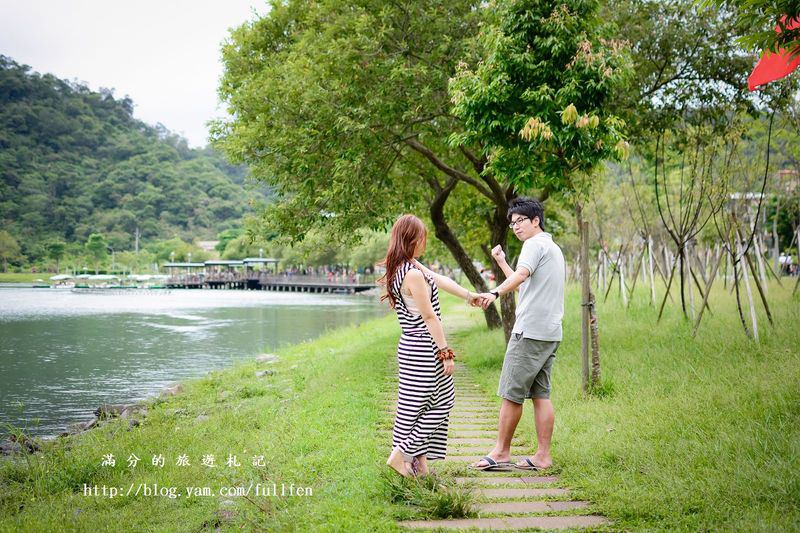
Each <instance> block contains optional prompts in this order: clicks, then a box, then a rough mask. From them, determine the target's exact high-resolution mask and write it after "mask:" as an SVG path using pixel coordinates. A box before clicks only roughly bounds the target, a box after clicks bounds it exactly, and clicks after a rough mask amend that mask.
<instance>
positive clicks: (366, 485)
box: [0, 316, 398, 531]
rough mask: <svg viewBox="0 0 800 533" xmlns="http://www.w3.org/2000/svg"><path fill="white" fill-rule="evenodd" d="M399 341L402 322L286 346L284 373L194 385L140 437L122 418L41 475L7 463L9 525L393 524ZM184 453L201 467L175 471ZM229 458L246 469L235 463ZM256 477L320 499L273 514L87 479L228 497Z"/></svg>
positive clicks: (282, 503) (281, 502) (221, 500)
mask: <svg viewBox="0 0 800 533" xmlns="http://www.w3.org/2000/svg"><path fill="white" fill-rule="evenodd" d="M397 334H398V327H397V325H396V319H394V318H393V317H391V316H389V317H386V318H383V319H378V320H375V321H371V322H369V323H368V324H364V325H362V326H356V327H350V328H345V329H342V330H338V331H334V332H332V333H330V334H328V335H326V336H324V337H323V338H321V339H318V340H317V341H314V342H311V343H306V344H301V345H298V346H295V347H292V348H288V349H286V350H284V351H282V352H280V354H281V356H282V357H281V361H280V362H279V363H278V364H277V365H265V364H260V365H259V364H257V363H251V364H242V365H238V366H236V367H235V368H233V369H230V370H226V371H220V372H214V373H212V374H210V375H209V376H208V377H206V378H203V379H200V380H196V381H193V382H190V383H188V384H186V387H185V393H183V394H181V395H179V396H177V397H174V398H169V399H167V400H165V401H161V402H157V404H156V405H154V406H152V407H151V409H150V413H149V415H148V417H147V418H146V419H145V422H144V423H143V424H142V426H141V427H139V428H136V429H134V430H131V431H128V430H127V424H126V423H125V421H123V420H115V421H112V422H111V423H109V424H108V425H106V426H104V427H102V428H100V429H99V430H93V431H90V432H88V433H86V434H84V435H83V436H82V437H81V438H80V440H78V441H76V442H75V443H74V446H73V448H72V450H70V451H68V452H65V451H63V450H60V451H55V452H53V453H51V454H49V455H48V458H47V459H40V460H38V461H36V462H35V463H34V467H33V469H32V470H31V471H30V472H31V477H30V478H28V472H29V471H28V470H27V469H26V468H25V467H24V466H20V467H10V466H8V465H6V466H5V467H3V469H2V471H0V530H20V529H23V530H28V531H32V530H42V531H45V530H57V529H63V528H64V527H67V528H69V529H76V530H94V529H98V528H100V529H104V528H105V527H110V528H112V529H117V528H119V529H120V530H132V529H146V528H152V529H153V530H156V531H197V530H198V529H202V528H203V526H204V525H210V524H214V523H215V522H216V520H217V518H219V517H220V516H222V515H224V514H225V513H224V512H223V511H224V510H228V509H235V511H236V512H235V515H234V517H233V518H232V519H231V520H230V523H231V524H238V525H245V526H247V525H248V523H249V521H252V522H255V523H258V524H261V525H263V526H265V527H269V528H276V529H293V528H296V529H309V528H311V527H314V528H318V527H320V525H322V524H327V525H328V526H329V527H332V528H333V527H336V528H345V529H347V530H357V529H362V528H372V529H374V528H376V527H384V528H385V527H388V524H391V518H390V516H391V515H390V513H391V508H389V507H387V506H386V505H384V504H383V502H384V500H383V497H382V495H381V494H380V491H381V484H380V480H379V478H378V474H379V472H380V471H381V470H382V468H381V467H382V463H383V460H382V459H383V456H382V451H381V450H379V446H378V442H379V437H378V435H377V432H376V428H377V427H378V425H379V424H383V425H384V426H386V421H385V420H383V418H384V415H383V413H382V400H383V398H384V393H383V391H382V389H383V386H384V384H385V380H386V375H387V372H388V368H387V361H390V360H391V356H392V354H393V353H394V347H395V345H396V341H397ZM258 368H276V370H277V374H276V375H274V376H270V377H264V378H255V377H254V371H255V370H256V369H258ZM199 415H205V416H207V417H208V418H207V419H204V420H203V419H201V420H198V419H197V417H198V416H199ZM384 451H386V450H384ZM105 453H113V454H114V455H115V457H116V458H117V465H116V468H114V469H110V468H108V467H101V466H100V463H101V461H102V455H103V454H105ZM130 453H135V454H136V455H137V456H138V457H140V458H141V459H142V462H141V463H139V464H138V465H137V467H136V468H135V469H134V470H130V469H129V468H128V467H127V463H126V460H127V458H128V456H129V455H130ZM182 453H185V454H188V455H189V457H190V461H191V464H192V466H190V467H178V466H176V465H175V461H176V459H177V456H178V455H179V454H182ZM208 453H211V454H214V455H215V458H216V462H217V464H218V466H217V467H216V468H214V469H209V468H208V467H203V466H200V462H201V456H202V455H203V454H208ZM229 453H232V454H235V455H237V458H238V459H239V461H240V462H241V463H242V466H241V467H239V468H228V467H227V466H226V465H225V461H226V460H227V457H228V454H229ZM154 454H163V455H164V456H165V459H166V462H167V464H166V465H165V466H164V467H163V468H157V467H153V466H151V464H150V462H151V457H152V455H154ZM262 454H263V455H265V456H266V462H267V466H266V467H265V468H254V467H252V465H251V464H249V463H250V461H251V457H252V455H262ZM250 481H255V482H258V481H262V482H268V483H272V482H275V483H277V484H278V486H280V484H281V483H286V484H287V485H288V484H289V483H295V485H301V486H308V487H311V488H312V490H313V496H312V497H303V498H288V497H285V498H281V497H279V498H269V497H268V498H256V499H255V500H256V503H258V504H259V505H260V506H261V508H262V510H259V509H258V508H256V506H255V505H254V504H251V503H248V502H247V501H246V500H245V499H243V498H225V497H216V496H215V497H210V498H209V497H203V498H193V499H190V498H186V497H181V498H175V499H170V498H167V497H157V498H156V497H149V498H148V497H143V496H139V497H132V496H131V497H118V498H115V499H107V498H101V497H85V496H83V495H82V494H81V489H82V486H83V483H90V484H97V485H103V484H105V485H108V486H118V487H123V488H124V489H125V490H127V488H128V487H129V486H130V484H131V483H135V484H138V483H140V482H144V483H148V484H151V485H152V484H153V483H158V484H159V485H160V486H166V485H174V486H178V487H179V490H181V491H183V490H184V488H185V486H187V485H193V486H197V485H208V486H210V487H211V488H212V490H213V491H214V492H216V491H217V490H218V488H219V487H220V486H223V485H225V486H227V485H241V484H243V485H244V486H248V485H249V483H250ZM19 482H23V484H20V483H19ZM134 490H135V489H134ZM225 500H229V501H228V502H226V501H225ZM20 507H22V510H21V511H20V510H19V509H20ZM78 510H80V511H78ZM381 524H384V525H383V526H381Z"/></svg>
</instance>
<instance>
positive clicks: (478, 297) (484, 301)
mask: <svg viewBox="0 0 800 533" xmlns="http://www.w3.org/2000/svg"><path fill="white" fill-rule="evenodd" d="M496 299H497V297H496V296H495V295H494V294H492V293H490V292H481V293H476V292H470V293H469V296H467V303H468V304H469V305H471V306H472V307H480V308H482V309H488V307H489V306H490V305H492V302H494V301H495V300H496Z"/></svg>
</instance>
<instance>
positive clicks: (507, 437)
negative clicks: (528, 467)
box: [473, 398, 523, 467]
mask: <svg viewBox="0 0 800 533" xmlns="http://www.w3.org/2000/svg"><path fill="white" fill-rule="evenodd" d="M522 405H523V404H521V403H514V402H512V401H511V400H506V399H505V398H503V403H502V405H501V406H500V417H499V420H498V423H497V443H496V444H495V446H494V449H493V450H492V451H490V452H489V453H488V454H486V455H488V456H489V457H491V458H492V459H494V460H495V461H509V460H511V439H512V438H514V431H516V429H517V425H518V424H519V419H520V418H521V417H522ZM485 465H486V461H484V460H483V459H481V460H480V461H478V462H477V463H474V464H473V466H475V467H480V466H485Z"/></svg>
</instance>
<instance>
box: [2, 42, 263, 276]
mask: <svg viewBox="0 0 800 533" xmlns="http://www.w3.org/2000/svg"><path fill="white" fill-rule="evenodd" d="M133 106H134V104H133V101H132V100H131V99H130V98H128V97H125V98H115V97H114V96H113V94H112V91H110V90H105V89H101V90H100V91H99V92H93V91H91V90H89V89H88V88H87V87H85V86H83V85H81V84H78V83H73V82H68V81H64V80H61V79H58V78H56V77H54V76H52V75H50V74H44V75H40V74H38V73H35V72H33V71H31V69H30V67H28V66H25V65H19V64H17V63H16V62H14V61H13V60H12V59H10V58H8V57H5V56H0V224H2V227H3V228H4V229H5V230H7V231H8V232H9V233H10V234H11V235H12V236H13V237H14V238H15V239H16V240H17V241H18V243H19V248H20V250H19V253H18V254H16V256H17V259H18V260H19V261H22V260H23V257H24V258H25V259H27V261H30V262H34V261H36V260H37V259H39V258H42V257H47V256H52V255H53V254H52V251H49V249H50V248H51V244H52V243H54V242H55V243H58V242H64V243H66V244H70V243H76V244H77V243H80V244H81V245H82V244H83V243H85V242H86V241H87V239H88V237H89V236H90V235H91V234H92V233H100V234H103V235H104V236H105V238H106V240H107V241H108V244H109V245H110V246H113V248H114V249H115V250H117V251H120V250H126V249H128V250H131V249H133V248H134V246H135V240H136V236H135V235H136V232H137V228H138V233H139V239H140V243H141V244H145V243H146V242H148V241H152V240H154V239H166V238H170V237H173V236H177V237H181V238H183V239H185V240H191V239H193V238H201V239H202V238H207V239H213V238H215V237H216V235H217V233H218V232H220V231H222V230H225V229H228V228H231V227H235V226H240V225H241V219H242V216H243V215H244V214H245V213H246V212H247V211H248V193H247V192H246V191H245V184H244V180H245V175H244V170H243V169H242V168H241V167H234V166H231V165H229V164H227V163H226V162H225V161H224V159H223V158H222V157H221V156H220V155H219V154H218V153H216V152H214V151H213V150H212V149H210V148H205V149H190V148H189V147H188V145H187V143H186V140H185V139H183V138H181V137H179V136H178V135H175V134H172V133H170V132H169V131H167V130H166V129H165V128H164V127H163V126H161V125H158V126H155V127H153V126H149V125H147V124H144V123H143V122H141V121H139V120H137V119H135V118H134V117H133ZM249 195H250V196H261V195H260V194H259V193H255V192H253V193H249ZM141 244H140V245H141ZM56 255H58V254H56ZM12 259H13V258H12Z"/></svg>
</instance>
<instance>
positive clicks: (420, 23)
mask: <svg viewBox="0 0 800 533" xmlns="http://www.w3.org/2000/svg"><path fill="white" fill-rule="evenodd" d="M492 14H493V9H492V8H491V6H487V5H485V4H483V3H481V2H479V1H477V0H447V1H445V2H434V3H425V2H411V1H400V2H391V3H386V2H379V1H378V0H360V1H358V2H345V1H343V0H326V1H323V2H311V1H309V0H291V1H289V2H273V3H272V6H271V9H270V10H269V12H268V14H267V15H265V16H264V17H262V18H260V19H257V20H254V21H252V22H249V23H247V24H244V25H243V26H241V27H240V28H238V29H236V30H235V31H234V32H233V33H232V35H231V38H230V40H229V42H228V43H227V44H226V45H225V47H224V48H223V60H224V62H225V73H224V75H223V78H222V82H221V86H220V91H219V92H220V96H221V98H222V100H224V101H225V102H226V103H227V105H228V107H229V109H230V112H231V117H232V118H230V119H229V120H226V121H218V122H217V123H215V124H214V125H213V127H212V138H213V139H214V140H215V144H216V145H217V146H219V147H220V148H222V149H223V150H224V151H225V153H227V154H228V156H229V158H231V159H232V161H234V162H236V163H246V164H248V165H250V166H251V168H252V173H253V176H254V177H255V178H256V179H259V180H262V181H263V182H265V183H268V184H269V185H270V186H271V187H272V188H273V189H274V192H275V194H276V196H277V197H278V198H279V201H278V202H276V203H275V204H273V205H272V206H271V209H269V210H268V211H267V213H266V215H265V219H266V220H268V221H269V226H268V227H269V228H272V230H274V231H276V232H278V233H281V234H283V235H289V236H291V237H292V238H294V239H295V240H301V239H303V238H304V236H305V235H306V234H307V233H308V232H310V231H311V230H312V229H315V228H324V230H325V231H326V232H327V233H328V234H329V235H331V236H333V237H335V238H337V239H339V240H340V241H341V242H350V241H352V240H354V239H357V236H358V235H359V234H358V232H357V231H355V230H357V229H362V228H366V229H373V230H385V229H386V228H387V227H388V226H389V225H390V224H391V223H392V222H393V220H394V219H395V218H396V217H397V216H398V215H399V214H401V213H403V212H407V211H418V210H420V209H425V210H427V212H428V217H427V218H429V219H430V221H431V223H432V225H433V230H434V232H435V235H436V237H437V238H438V239H439V240H440V241H441V242H443V243H444V245H445V246H446V247H447V249H448V251H449V252H450V254H451V255H452V256H453V258H454V259H455V261H456V262H457V263H458V265H459V266H460V267H461V269H462V270H463V272H464V273H465V275H466V277H467V278H468V279H469V281H470V282H471V283H472V284H473V285H474V286H475V287H476V289H478V290H487V286H486V283H485V281H484V280H483V278H482V277H481V276H480V273H479V272H478V271H477V269H476V268H475V266H474V265H473V254H474V251H473V250H470V249H468V247H466V246H465V245H464V243H463V242H462V238H463V236H464V231H463V228H462V227H460V226H456V225H454V224H452V223H451V222H450V217H451V215H452V213H453V210H454V209H457V208H454V207H453V204H452V203H451V199H452V198H453V197H454V196H453V195H454V194H456V191H457V190H458V191H468V192H466V193H464V194H468V195H469V197H470V202H472V203H475V204H477V205H478V209H476V210H475V211H476V212H478V213H480V218H479V219H477V220H471V221H470V226H480V227H481V229H482V238H481V240H482V242H484V243H491V244H498V243H501V244H505V243H506V240H507V236H508V227H507V220H506V210H507V202H508V200H509V199H511V198H512V197H513V196H515V194H516V192H517V189H516V186H515V185H513V184H510V183H506V182H503V181H502V180H500V179H498V178H497V177H495V175H494V173H493V172H492V171H491V170H490V169H489V168H488V167H487V159H486V157H485V155H482V154H481V147H480V145H479V144H477V143H472V144H471V143H467V142H463V143H460V144H459V145H458V146H453V145H451V144H450V143H449V138H450V137H451V135H453V134H458V133H461V132H462V131H463V126H462V124H461V121H460V120H459V119H458V118H457V117H454V116H453V114H452V113H451V111H450V108H451V103H450V99H449V95H448V92H447V84H448V80H449V78H450V77H451V76H452V75H453V74H454V73H455V69H456V65H457V64H458V62H459V61H460V60H462V59H463V58H465V57H468V56H469V55H470V54H472V53H473V52H472V44H473V43H472V40H471V36H472V35H474V34H476V33H477V32H478V30H479V27H480V24H482V23H483V22H484V21H485V20H487V19H489V18H490V17H491V16H492ZM489 248H490V247H487V248H486V249H485V250H484V249H480V248H479V249H478V253H482V254H483V259H484V260H485V261H486V262H488V263H491V257H490V254H488V253H487V252H488V250H489ZM496 272H497V276H498V279H499V280H501V281H502V280H503V279H504V278H503V277H502V272H501V271H500V270H499V269H497V270H496ZM502 316H503V321H502V324H503V325H504V326H505V328H506V331H507V334H510V330H511V326H512V324H513V320H514V307H513V300H505V301H504V305H503V308H502ZM486 321H487V323H488V324H489V326H490V327H498V326H500V325H501V321H500V316H499V315H498V313H497V310H496V309H495V308H493V307H492V308H490V309H489V310H487V311H486Z"/></svg>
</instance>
